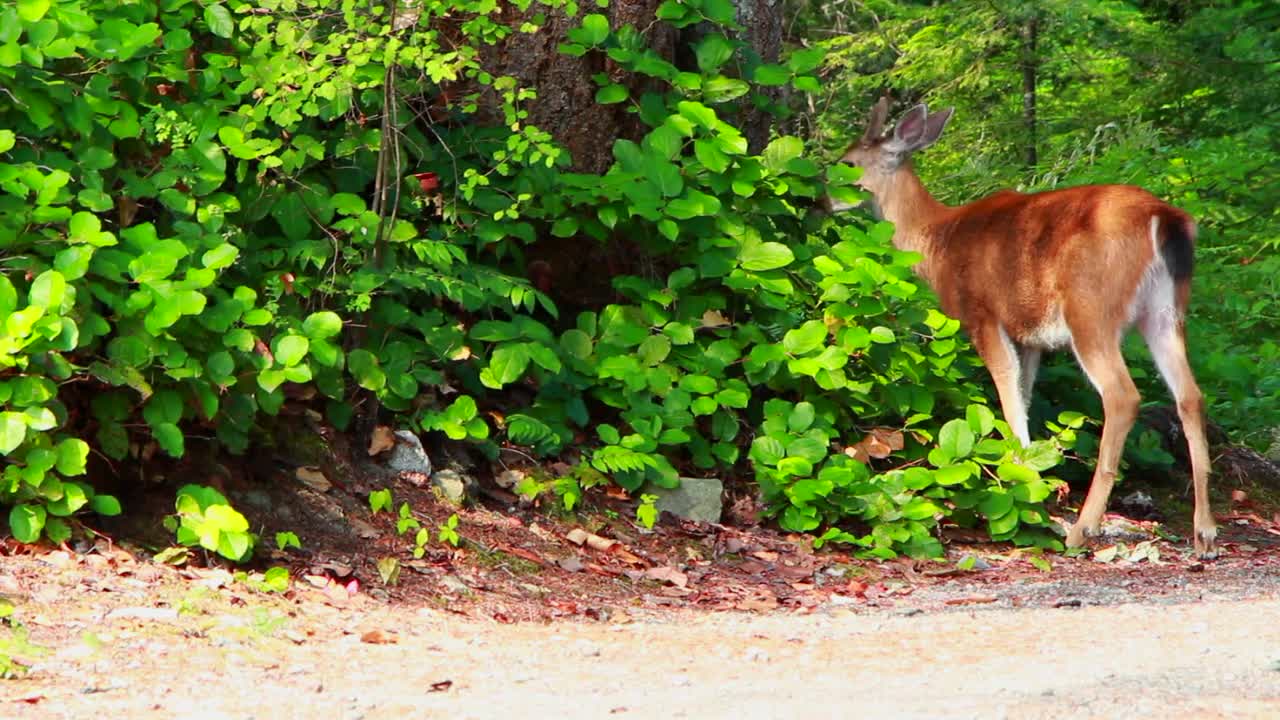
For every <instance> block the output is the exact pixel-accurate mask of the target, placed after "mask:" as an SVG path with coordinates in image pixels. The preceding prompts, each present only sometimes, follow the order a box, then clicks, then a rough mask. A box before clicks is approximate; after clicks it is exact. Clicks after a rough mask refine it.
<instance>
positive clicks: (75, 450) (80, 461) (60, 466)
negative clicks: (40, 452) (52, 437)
mask: <svg viewBox="0 0 1280 720" xmlns="http://www.w3.org/2000/svg"><path fill="white" fill-rule="evenodd" d="M88 459H89V443H86V442H85V441H83V440H81V439H79V438H67V439H66V440H63V441H62V442H60V443H58V460H57V464H56V465H55V467H56V468H57V470H58V473H59V474H61V475H63V476H66V477H72V476H75V475H83V474H84V471H85V463H86V462H87V461H88Z"/></svg>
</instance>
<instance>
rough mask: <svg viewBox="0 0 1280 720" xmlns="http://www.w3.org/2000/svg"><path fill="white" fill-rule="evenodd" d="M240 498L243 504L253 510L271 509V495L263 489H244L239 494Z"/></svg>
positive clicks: (266, 510) (268, 510)
mask: <svg viewBox="0 0 1280 720" xmlns="http://www.w3.org/2000/svg"><path fill="white" fill-rule="evenodd" d="M240 498H241V499H242V500H243V501H244V504H245V505H248V506H249V507H251V508H253V509H254V510H257V511H259V512H270V511H271V505H272V503H271V495H270V494H268V493H267V492H266V491H265V490H259V489H258V488H253V489H252V490H246V491H245V492H244V493H242V494H241V496H240Z"/></svg>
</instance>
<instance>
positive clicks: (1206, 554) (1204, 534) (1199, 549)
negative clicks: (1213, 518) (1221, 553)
mask: <svg viewBox="0 0 1280 720" xmlns="http://www.w3.org/2000/svg"><path fill="white" fill-rule="evenodd" d="M1195 546H1196V557H1198V558H1200V559H1201V560H1216V559H1218V528H1216V527H1214V526H1213V525H1210V526H1208V527H1199V528H1196V531H1195Z"/></svg>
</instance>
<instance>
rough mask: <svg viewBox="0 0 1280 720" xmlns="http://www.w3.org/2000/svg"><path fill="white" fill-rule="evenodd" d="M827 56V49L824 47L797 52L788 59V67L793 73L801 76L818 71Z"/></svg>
mask: <svg viewBox="0 0 1280 720" xmlns="http://www.w3.org/2000/svg"><path fill="white" fill-rule="evenodd" d="M826 56H827V49H826V48H824V47H813V48H805V49H803V50H797V51H795V52H793V53H791V57H788V58H787V67H788V68H789V69H790V70H791V72H793V73H795V74H797V75H801V74H804V73H807V72H810V71H812V70H816V69H817V68H818V66H819V65H821V64H822V60H823V58H825V57H826Z"/></svg>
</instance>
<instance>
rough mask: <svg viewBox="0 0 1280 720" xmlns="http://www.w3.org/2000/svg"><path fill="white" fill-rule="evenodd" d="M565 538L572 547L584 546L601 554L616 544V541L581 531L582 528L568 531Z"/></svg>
mask: <svg viewBox="0 0 1280 720" xmlns="http://www.w3.org/2000/svg"><path fill="white" fill-rule="evenodd" d="M565 537H566V538H567V539H568V540H569V542H571V543H573V544H574V545H583V544H585V545H586V546H587V547H589V548H591V549H592V550H600V551H602V552H608V551H609V550H610V549H611V548H613V547H614V546H615V545H617V544H618V541H617V540H611V539H609V538H605V537H600V536H599V535H596V534H595V533H589V532H587V531H586V530H583V529H582V528H574V529H572V530H570V531H569V534H568V535H565Z"/></svg>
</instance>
